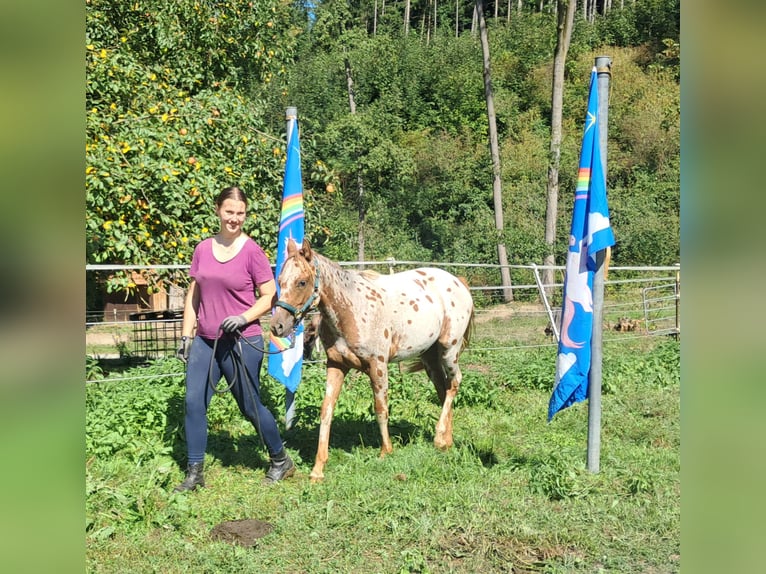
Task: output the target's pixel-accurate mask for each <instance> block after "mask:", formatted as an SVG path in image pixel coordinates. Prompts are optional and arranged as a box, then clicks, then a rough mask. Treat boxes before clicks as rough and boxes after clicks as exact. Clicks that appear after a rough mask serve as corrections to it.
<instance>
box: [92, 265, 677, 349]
mask: <svg viewBox="0 0 766 574" xmlns="http://www.w3.org/2000/svg"><path fill="white" fill-rule="evenodd" d="M340 265H341V266H344V267H353V268H366V269H374V270H376V271H379V272H382V273H393V272H396V271H402V270H404V269H412V268H415V267H421V266H429V267H440V268H442V269H446V270H447V271H450V272H452V273H454V274H456V275H460V276H463V277H466V279H467V280H468V282H469V284H470V286H471V287H470V289H471V292H472V294H473V295H474V299H475V302H476V306H477V310H476V319H477V320H476V328H475V330H474V340H477V341H478V342H477V343H476V344H472V346H471V347H469V350H468V351H469V352H471V351H472V350H473V351H476V350H489V351H491V350H496V349H501V348H502V349H522V348H530V347H540V346H547V345H556V339H555V335H554V334H555V333H556V332H557V327H558V325H556V322H558V321H559V320H560V307H561V293H562V287H563V283H554V284H550V285H543V284H542V283H541V282H540V281H539V275H537V272H538V271H539V270H543V269H546V267H545V266H537V265H513V266H509V267H511V270H512V280H513V285H512V287H511V290H512V293H513V302H511V303H505V302H504V300H503V292H504V289H503V287H502V285H500V284H499V283H500V280H499V278H500V267H499V266H498V265H482V264H461V263H433V262H420V261H397V260H394V259H387V260H384V261H370V262H364V263H361V264H360V263H359V262H341V263H340ZM552 268H553V269H554V270H555V276H556V278H557V279H561V281H563V273H564V267H563V266H555V267H552ZM680 269H681V268H680V265H675V266H664V267H648V266H647V267H611V268H609V270H608V276H607V278H606V279H605V282H604V285H605V291H604V317H603V320H604V329H603V333H604V335H603V338H604V342H608V341H610V340H616V339H619V338H624V337H625V336H626V335H625V332H626V331H630V332H631V333H630V335H632V336H646V337H649V336H656V335H674V336H679V335H680ZM136 270H138V271H142V272H149V273H151V272H157V271H162V272H163V273H164V285H166V286H167V287H168V288H167V289H166V292H165V293H164V294H162V293H161V294H160V295H161V297H157V296H156V294H155V296H154V298H153V299H154V303H155V304H156V303H157V302H159V303H160V304H161V305H163V307H165V308H162V309H154V308H149V307H147V308H140V307H141V305H144V306H148V305H149V303H150V301H149V300H148V298H147V299H145V300H143V301H138V302H136V303H135V305H136V306H137V308H136V309H134V310H130V308H128V309H125V308H124V306H123V308H122V309H121V310H120V311H119V312H118V311H117V307H116V306H114V305H115V304H113V306H112V308H111V309H109V308H105V307H104V306H103V305H99V307H98V308H90V309H87V316H86V320H85V327H86V355H87V356H89V357H92V358H95V359H115V358H122V359H131V360H136V361H141V360H146V359H156V358H161V357H167V356H173V355H174V354H175V350H176V349H177V348H178V345H179V342H180V337H181V317H182V307H183V289H184V283H185V281H188V278H187V275H188V266H182V265H163V266H138V267H136V266H132V267H129V266H117V265H115V266H106V265H89V266H86V273H101V274H102V275H103V274H104V273H119V272H130V271H136ZM493 280H496V282H495V281H493ZM544 292H546V293H549V294H550V293H552V294H553V295H552V296H550V295H549V296H548V297H544V296H543V293H544ZM117 299H119V298H117ZM113 300H114V298H113ZM546 304H547V305H546ZM126 305H128V304H126ZM268 321H269V317H268V316H266V317H264V318H263V319H262V323H263V325H264V329H268ZM554 325H555V327H554ZM483 340H484V341H502V342H503V343H502V345H503V346H502V347H497V346H496V345H495V346H492V347H489V346H487V344H485V345H484V346H482V343H481V342H482V341H483Z"/></svg>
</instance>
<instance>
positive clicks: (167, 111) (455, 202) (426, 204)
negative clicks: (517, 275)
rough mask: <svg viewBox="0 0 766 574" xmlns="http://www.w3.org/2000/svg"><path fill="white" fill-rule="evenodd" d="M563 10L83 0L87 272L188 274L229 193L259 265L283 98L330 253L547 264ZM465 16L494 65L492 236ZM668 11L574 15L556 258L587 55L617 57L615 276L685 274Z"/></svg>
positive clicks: (599, 5) (268, 236) (485, 133)
mask: <svg viewBox="0 0 766 574" xmlns="http://www.w3.org/2000/svg"><path fill="white" fill-rule="evenodd" d="M571 1H574V0H571ZM567 5H568V2H565V1H561V0H559V1H545V0H541V1H535V2H529V1H526V0H524V1H522V0H519V1H518V2H515V1H514V2H510V1H509V2H508V3H506V4H496V3H493V2H489V1H487V2H477V3H474V2H461V1H460V0H457V1H456V2H454V3H451V4H450V3H437V2H436V0H433V1H432V0H428V1H423V2H419V3H418V2H412V1H411V0H399V1H390V0H389V1H388V2H386V1H385V0H363V1H356V0H353V1H340V0H326V1H322V2H316V3H309V2H303V3H301V2H298V3H292V4H291V3H285V2H278V1H276V0H262V1H260V2H247V1H242V0H228V1H227V0H220V1H209V0H208V1H206V0H179V1H178V2H172V3H166V2H160V1H159V0H136V1H135V2H129V3H127V2H118V1H117V0H87V1H86V19H87V21H86V74H87V88H86V108H85V114H86V150H85V152H86V178H85V181H86V189H85V192H86V214H87V218H86V249H87V262H88V263H112V264H169V263H189V261H190V258H191V253H192V249H193V247H194V245H195V244H196V243H197V242H198V241H199V240H200V239H201V238H202V237H205V236H206V235H207V234H209V233H211V232H214V230H215V216H214V213H213V205H212V202H213V198H214V196H215V194H216V193H217V191H218V190H220V189H221V188H222V187H225V186H228V185H239V186H241V187H242V188H243V189H245V190H246V191H248V192H249V193H250V195H251V197H252V204H251V216H250V220H249V222H248V226H247V227H246V231H247V232H248V233H249V234H250V235H252V236H253V237H254V238H255V239H256V240H257V241H258V242H259V243H261V244H262V245H263V246H264V247H265V248H266V250H267V253H269V255H270V256H271V257H272V259H273V255H274V247H275V244H276V232H277V225H278V221H279V204H280V199H281V186H282V177H283V173H284V161H285V134H284V131H285V109H286V108H287V107H289V106H296V107H297V108H298V118H299V123H300V128H301V146H302V168H303V178H304V188H305V191H304V196H305V207H306V225H307V236H308V237H309V238H310V239H311V240H312V243H313V244H314V245H315V246H316V247H317V248H318V249H319V250H320V251H322V252H323V253H324V254H325V255H327V256H329V257H331V258H336V259H340V260H355V259H357V258H358V257H360V256H363V257H364V258H365V259H367V260H379V259H384V258H386V257H396V258H398V259H417V260H422V261H444V262H448V261H453V262H475V263H497V262H498V260H497V249H496V248H497V244H498V241H502V242H503V243H504V244H505V246H506V248H507V252H508V260H509V263H511V264H515V263H522V264H526V263H530V262H537V263H542V262H543V260H544V259H545V257H546V254H547V253H548V252H549V246H547V245H546V242H545V224H546V221H545V218H546V197H547V194H546V190H547V185H548V170H549V164H550V160H551V157H550V153H551V152H550V143H551V113H552V98H551V90H552V83H553V59H554V51H555V48H556V41H557V19H558V18H557V14H558V13H560V11H561V10H566V7H567ZM476 6H481V7H482V8H483V16H484V19H485V21H486V29H487V38H488V48H489V54H490V56H491V57H490V65H491V86H492V92H493V100H494V111H495V118H496V127H497V140H498V148H499V160H500V168H501V170H500V179H501V182H502V210H503V214H504V223H503V228H502V230H501V231H499V232H498V231H497V230H496V229H495V217H494V212H493V210H494V209H495V206H494V205H493V165H492V158H491V157H490V150H489V129H490V126H489V122H488V115H487V102H486V99H485V84H484V80H483V75H482V74H483V66H482V46H481V43H480V37H479V36H480V35H479V24H478V21H479V19H478V18H477V15H476V13H475V9H476ZM679 11H680V2H679V0H625V1H624V2H622V1H621V2H619V3H616V2H612V1H611V0H610V1H608V2H596V0H585V1H584V2H582V3H579V2H578V3H577V9H576V11H575V14H574V20H573V28H572V32H571V43H570V45H569V49H568V54H567V58H566V61H565V65H564V86H563V87H564V89H563V101H562V109H561V147H560V160H559V161H560V168H559V172H558V184H559V189H560V190H561V191H560V194H559V196H558V206H557V207H558V209H557V216H556V233H555V244H554V245H553V253H554V255H555V259H556V263H558V264H562V263H563V257H564V254H565V252H566V240H567V235H568V228H569V220H570V217H571V208H572V193H573V191H574V188H575V181H576V177H577V161H578V156H579V151H580V150H579V148H580V142H581V137H582V127H583V120H584V114H585V109H586V98H587V89H588V85H587V83H588V78H589V72H590V68H591V67H592V66H593V61H594V57H595V56H597V55H608V56H609V57H611V59H612V62H613V64H612V78H611V93H610V107H609V141H608V158H609V159H608V168H607V171H608V180H607V189H608V194H609V202H610V209H611V216H612V225H613V227H614V229H615V234H616V239H617V243H616V245H615V248H614V251H613V257H612V261H613V264H616V265H669V264H673V263H676V262H679V261H680V239H679V235H680V84H679V81H680V37H679V19H680V13H679ZM362 248H363V249H362ZM127 282H128V278H127V277H126V278H119V277H116V278H113V279H112V288H122V287H125V285H126V284H127Z"/></svg>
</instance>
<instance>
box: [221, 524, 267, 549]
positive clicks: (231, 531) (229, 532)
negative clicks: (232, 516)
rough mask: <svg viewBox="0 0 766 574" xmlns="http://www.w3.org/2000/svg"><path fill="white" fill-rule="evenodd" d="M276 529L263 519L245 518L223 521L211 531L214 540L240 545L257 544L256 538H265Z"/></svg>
mask: <svg viewBox="0 0 766 574" xmlns="http://www.w3.org/2000/svg"><path fill="white" fill-rule="evenodd" d="M273 529H274V526H272V525H271V524H269V523H268V522H263V521H261V520H253V519H249V518H245V519H242V520H229V521H227V522H221V524H218V525H216V526H214V527H213V529H212V530H211V531H210V537H211V538H212V539H213V540H220V541H221V542H229V543H230V544H239V545H240V546H255V542H256V540H258V539H259V538H263V537H264V536H266V535H267V534H268V533H269V532H271V531H272V530H273Z"/></svg>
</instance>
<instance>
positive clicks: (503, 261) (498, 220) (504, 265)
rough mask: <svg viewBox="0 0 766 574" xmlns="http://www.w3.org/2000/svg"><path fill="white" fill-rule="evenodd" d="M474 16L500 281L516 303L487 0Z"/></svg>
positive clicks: (481, 0)
mask: <svg viewBox="0 0 766 574" xmlns="http://www.w3.org/2000/svg"><path fill="white" fill-rule="evenodd" d="M475 12H476V15H477V17H478V19H479V32H480V37H481V53H482V59H483V62H484V70H483V72H484V96H485V97H486V99H487V119H488V120H489V150H490V153H491V155H492V200H493V202H494V207H495V230H496V231H497V259H498V263H499V264H500V277H501V280H502V284H503V300H504V301H505V302H506V303H508V302H511V301H513V291H512V290H511V271H510V269H509V268H508V254H507V253H506V250H505V242H504V240H503V235H504V227H503V225H504V224H503V185H502V180H501V178H500V150H499V146H498V142H497V121H496V118H495V101H494V98H493V96H492V76H491V73H490V66H489V61H490V57H489V38H488V37H487V22H486V20H485V19H484V0H476V6H475Z"/></svg>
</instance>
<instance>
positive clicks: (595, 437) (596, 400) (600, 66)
mask: <svg viewBox="0 0 766 574" xmlns="http://www.w3.org/2000/svg"><path fill="white" fill-rule="evenodd" d="M611 69H612V60H611V59H610V58H609V57H608V56H597V57H596V73H597V74H598V126H599V133H598V139H599V147H600V148H601V165H602V167H603V170H604V178H606V173H607V170H606V145H607V126H608V117H609V78H610V76H611ZM605 257H606V251H605V250H601V251H599V252H598V253H597V254H596V271H595V273H594V274H593V336H592V337H591V363H590V373H589V375H588V470H589V471H590V472H594V473H596V472H598V471H599V463H600V459H601V363H602V358H603V347H602V343H603V340H602V330H603V315H604V259H605Z"/></svg>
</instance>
